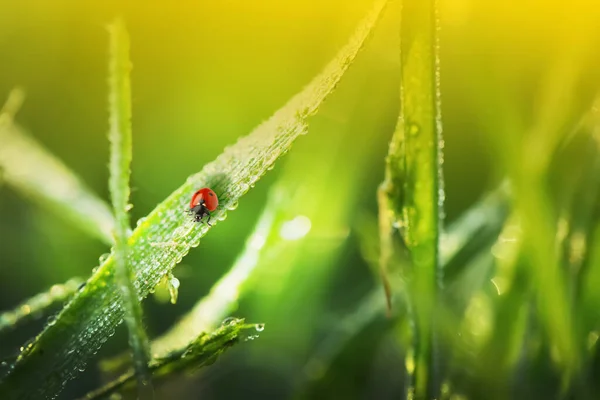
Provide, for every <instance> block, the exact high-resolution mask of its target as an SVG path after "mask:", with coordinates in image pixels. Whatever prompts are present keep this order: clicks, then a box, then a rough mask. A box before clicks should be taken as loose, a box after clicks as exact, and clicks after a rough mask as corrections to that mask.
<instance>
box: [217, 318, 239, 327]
mask: <svg viewBox="0 0 600 400" xmlns="http://www.w3.org/2000/svg"><path fill="white" fill-rule="evenodd" d="M237 322H238V319H237V318H235V317H227V318H225V319H224V320H223V322H221V326H227V325H235V324H237Z"/></svg>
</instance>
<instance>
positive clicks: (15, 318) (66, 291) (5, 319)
mask: <svg viewBox="0 0 600 400" xmlns="http://www.w3.org/2000/svg"><path fill="white" fill-rule="evenodd" d="M83 282H84V281H83V280H82V279H80V278H71V279H69V280H68V281H67V282H65V283H63V284H60V285H53V286H52V287H51V288H50V289H48V291H46V292H42V293H38V294H36V295H35V296H33V297H32V298H30V299H28V300H27V301H24V302H23V303H21V304H19V305H18V306H17V307H16V308H15V309H14V310H11V311H6V312H3V313H2V314H0V333H2V332H4V331H6V330H9V329H13V328H15V327H16V326H18V325H20V324H22V323H24V322H26V321H28V320H30V319H33V318H36V317H42V316H44V315H45V313H46V311H47V310H48V309H49V308H50V307H52V306H54V305H56V304H58V303H61V302H64V301H66V300H67V299H69V298H71V297H72V296H73V295H74V294H75V292H77V290H78V289H79V287H80V286H81V284H82V283H83Z"/></svg>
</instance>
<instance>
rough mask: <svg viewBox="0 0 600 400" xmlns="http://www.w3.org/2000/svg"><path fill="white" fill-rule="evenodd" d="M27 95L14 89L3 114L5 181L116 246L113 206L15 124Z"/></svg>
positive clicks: (0, 134)
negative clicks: (113, 233)
mask: <svg viewBox="0 0 600 400" xmlns="http://www.w3.org/2000/svg"><path fill="white" fill-rule="evenodd" d="M23 96H24V94H23V92H22V91H21V90H19V89H15V90H13V91H12V92H11V93H10V95H9V97H8V100H7V101H6V104H5V106H4V107H3V109H2V111H0V143H2V146H0V170H2V180H3V182H4V183H5V184H6V185H8V186H10V187H11V188H13V189H14V190H16V191H17V192H19V193H21V194H23V195H24V196H25V197H27V198H29V199H31V200H33V201H34V202H37V203H39V204H40V205H41V206H43V207H46V208H48V209H50V210H51V211H54V212H55V213H56V215H58V216H60V217H61V218H64V219H65V220H67V221H69V222H71V223H73V225H74V226H77V227H78V228H80V229H81V230H82V231H83V232H86V233H87V234H89V235H91V236H93V237H96V238H98V239H100V240H102V241H103V242H104V243H106V244H112V232H113V229H114V218H113V216H112V214H111V211H110V208H109V206H108V205H107V204H106V203H105V202H104V201H103V200H101V199H100V198H98V196H96V195H95V194H93V193H92V192H91V191H90V190H89V189H88V188H87V187H85V185H84V184H83V183H82V182H81V180H80V179H79V178H78V177H77V176H76V175H75V174H74V173H73V172H72V171H71V170H69V168H68V167H67V166H65V165H64V164H63V163H62V162H61V161H60V160H58V159H57V158H56V157H54V156H53V155H52V154H50V153H49V152H48V151H47V150H46V149H44V148H43V147H42V145H41V144H39V143H38V142H37V141H36V140H35V139H33V138H32V137H30V136H29V135H27V134H26V133H25V132H24V131H23V129H22V128H20V127H19V126H17V125H16V124H15V123H14V122H13V117H14V115H15V113H16V112H17V110H18V108H19V106H20V104H21V102H22V101H23Z"/></svg>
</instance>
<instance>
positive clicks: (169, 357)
mask: <svg viewBox="0 0 600 400" xmlns="http://www.w3.org/2000/svg"><path fill="white" fill-rule="evenodd" d="M256 326H257V324H245V323H244V320H243V319H231V320H228V321H227V323H226V324H223V325H222V326H220V327H219V328H217V329H216V330H215V331H214V332H211V333H210V334H206V333H203V334H200V335H199V336H198V337H196V338H195V339H194V340H192V341H191V342H190V343H189V344H188V345H186V346H183V347H180V348H176V349H174V350H173V351H171V352H170V353H168V354H166V355H165V356H164V357H160V358H156V359H153V360H152V361H151V362H150V365H149V368H150V371H151V372H152V374H153V376H154V377H155V378H156V379H160V378H165V377H167V376H170V375H171V374H173V373H176V372H179V371H182V370H185V369H187V368H194V369H197V368H200V367H205V366H208V365H210V364H212V363H214V362H215V361H216V360H217V358H218V357H219V356H220V355H221V354H222V353H223V352H224V351H226V350H227V349H229V348H230V347H231V346H233V345H234V344H236V343H238V342H239V341H240V339H242V338H243V337H244V336H245V337H246V338H247V339H254V338H255V337H256V335H253V334H251V332H256ZM134 379H135V372H134V371H133V370H129V371H127V372H125V373H124V374H122V375H121V376H119V377H118V378H117V379H115V380H113V381H111V382H109V383H108V384H106V385H104V386H103V387H101V388H99V389H97V390H94V391H93V392H90V393H88V394H87V395H86V396H85V397H83V398H82V399H87V400H92V399H100V398H106V397H107V396H109V395H111V394H113V393H115V392H117V391H119V390H121V389H124V388H125V387H126V385H127V384H129V383H131V382H132V381H133V380H134Z"/></svg>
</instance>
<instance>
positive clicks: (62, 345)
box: [0, 0, 386, 398]
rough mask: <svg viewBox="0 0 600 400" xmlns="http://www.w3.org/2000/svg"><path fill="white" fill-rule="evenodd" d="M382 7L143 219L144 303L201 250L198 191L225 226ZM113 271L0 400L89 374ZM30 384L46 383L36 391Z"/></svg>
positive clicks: (111, 295) (300, 129) (94, 281)
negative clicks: (208, 194) (285, 98)
mask: <svg viewBox="0 0 600 400" xmlns="http://www.w3.org/2000/svg"><path fill="white" fill-rule="evenodd" d="M385 4H386V1H385V0H380V1H378V2H377V3H376V5H375V6H374V8H373V11H372V12H371V13H370V14H369V15H368V16H367V17H366V18H365V20H364V21H363V23H361V24H360V26H359V27H358V29H357V31H356V33H355V35H354V36H353V37H352V38H351V40H350V41H349V43H348V44H347V45H346V46H345V47H344V48H343V49H342V50H341V51H340V52H339V53H338V55H337V56H336V57H335V58H334V59H333V60H332V62H331V63H330V64H329V65H328V66H327V67H326V68H325V69H324V71H323V72H322V73H321V74H319V75H318V76H317V77H316V78H315V79H314V80H313V81H312V82H311V84H309V85H308V86H307V87H306V88H305V89H304V90H303V91H302V92H300V93H299V94H297V95H296V96H294V97H293V98H292V99H291V100H290V101H289V102H288V104H286V105H285V106H284V107H283V108H281V109H280V110H279V111H277V112H276V113H275V115H273V117H271V118H270V119H269V120H267V121H266V122H264V123H263V124H261V125H260V126H258V127H257V128H256V129H255V130H254V131H253V132H252V133H251V134H249V135H248V136H245V137H243V138H241V139H240V140H239V141H238V142H237V143H236V144H235V145H233V146H231V147H229V148H227V149H225V151H224V153H222V154H221V155H220V156H219V157H217V159H216V160H215V161H213V162H212V163H210V164H208V165H206V166H205V167H204V168H203V169H202V171H201V172H199V173H197V174H195V175H192V176H190V177H189V178H188V180H187V181H186V182H185V183H184V184H183V185H182V186H181V187H179V188H178V189H176V190H175V191H174V192H173V193H172V194H171V195H170V196H169V197H168V198H167V199H165V200H164V201H163V202H162V203H160V204H159V205H158V206H157V207H156V208H155V209H154V210H153V211H152V212H151V213H150V214H149V215H148V216H147V217H146V218H144V219H142V220H140V221H138V224H137V228H136V229H135V230H134V231H133V233H132V235H131V237H130V238H129V248H130V260H131V263H132V269H133V270H134V271H135V282H134V285H135V286H136V288H137V289H138V292H139V296H140V298H143V297H145V296H147V295H148V293H149V292H150V290H152V289H153V288H154V287H155V286H156V285H157V284H158V282H159V281H160V280H161V279H162V277H163V276H164V275H165V274H167V273H168V272H169V271H170V270H171V269H172V268H173V267H174V266H175V265H176V264H177V263H179V262H180V261H181V259H182V258H183V257H184V256H185V255H186V254H187V253H188V252H189V250H190V248H192V247H196V246H198V244H199V242H200V239H201V237H202V236H204V235H205V234H206V232H207V231H208V230H209V226H207V225H206V224H192V223H191V221H190V219H189V216H187V215H186V214H185V212H184V211H185V210H186V207H187V206H188V203H189V198H190V196H191V195H192V193H193V192H194V191H195V190H196V189H198V188H200V187H211V188H212V189H213V190H214V191H215V192H216V193H217V195H218V196H219V200H220V205H219V208H218V209H217V210H215V212H214V213H213V220H214V221H215V222H217V221H222V220H224V219H225V217H226V213H227V210H228V209H229V210H231V209H235V208H236V206H237V203H238V200H239V199H240V198H241V197H242V196H243V195H244V194H245V193H246V192H248V190H250V188H251V187H252V186H253V185H254V184H255V183H256V182H257V181H258V180H259V179H260V178H261V177H262V176H263V175H264V174H265V173H266V172H267V170H268V169H269V168H272V166H273V164H274V163H275V161H276V160H277V159H278V158H279V157H281V156H282V155H283V154H285V153H286V152H287V151H288V150H289V149H290V147H291V145H292V143H293V142H294V140H295V139H296V138H297V137H298V136H300V135H301V134H303V133H306V130H307V126H306V119H307V118H308V117H309V116H311V115H313V114H314V113H315V112H316V111H317V109H318V107H319V105H320V104H321V103H322V102H323V101H324V100H325V98H326V97H327V96H328V95H329V94H330V93H332V92H333V90H334V89H335V87H336V85H337V84H338V82H339V81H340V79H341V78H342V76H343V75H344V73H345V71H346V70H347V69H348V67H349V66H350V65H351V64H352V62H353V61H354V59H355V58H356V55H357V54H358V52H359V50H360V49H361V48H362V46H363V44H364V43H365V41H366V39H367V38H368V36H369V34H370V33H371V31H372V30H373V28H374V26H375V25H376V23H377V21H378V19H379V16H380V14H381V12H382V10H383V7H384V5H385ZM114 272H115V270H114V255H111V256H110V257H109V258H108V259H107V260H106V261H105V262H104V263H103V265H102V266H100V268H99V269H98V270H97V271H96V273H95V274H94V275H93V276H92V277H91V278H90V279H89V280H88V282H87V285H86V286H85V288H84V289H83V290H82V291H80V292H79V293H78V294H77V295H76V296H75V298H74V299H73V300H72V301H71V302H70V303H69V304H68V305H67V306H66V307H65V308H64V309H63V310H62V312H61V313H60V314H59V316H58V318H57V319H56V321H55V322H54V323H53V324H52V325H49V326H47V327H46V328H45V329H44V331H43V332H42V333H40V334H39V335H38V337H37V338H36V339H35V340H34V341H33V342H31V344H30V345H28V346H27V348H26V349H25V350H24V351H23V352H22V354H21V355H20V356H19V358H18V360H17V362H16V364H15V365H14V366H13V370H12V373H10V375H8V377H7V378H6V379H5V380H4V381H3V382H2V384H1V385H0V394H3V395H5V396H9V397H10V396H12V397H21V398H38V397H40V395H43V396H47V397H53V396H55V395H56V394H57V393H59V392H60V390H61V389H62V387H63V386H64V385H65V384H66V383H67V381H68V380H70V379H73V378H74V377H75V376H76V375H77V373H78V371H80V370H83V369H85V366H86V362H87V360H88V359H89V358H90V357H91V356H92V355H93V354H95V353H96V352H97V351H98V349H99V348H100V346H101V345H102V344H103V343H104V342H105V341H106V340H108V338H109V337H110V336H111V335H112V334H113V333H114V329H115V327H116V326H117V325H118V324H119V323H120V322H121V320H122V318H123V310H122V308H121V305H120V302H119V292H118V290H117V288H116V286H115V281H114ZM31 381H35V382H41V384H40V385H31V384H30V382H31Z"/></svg>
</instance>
